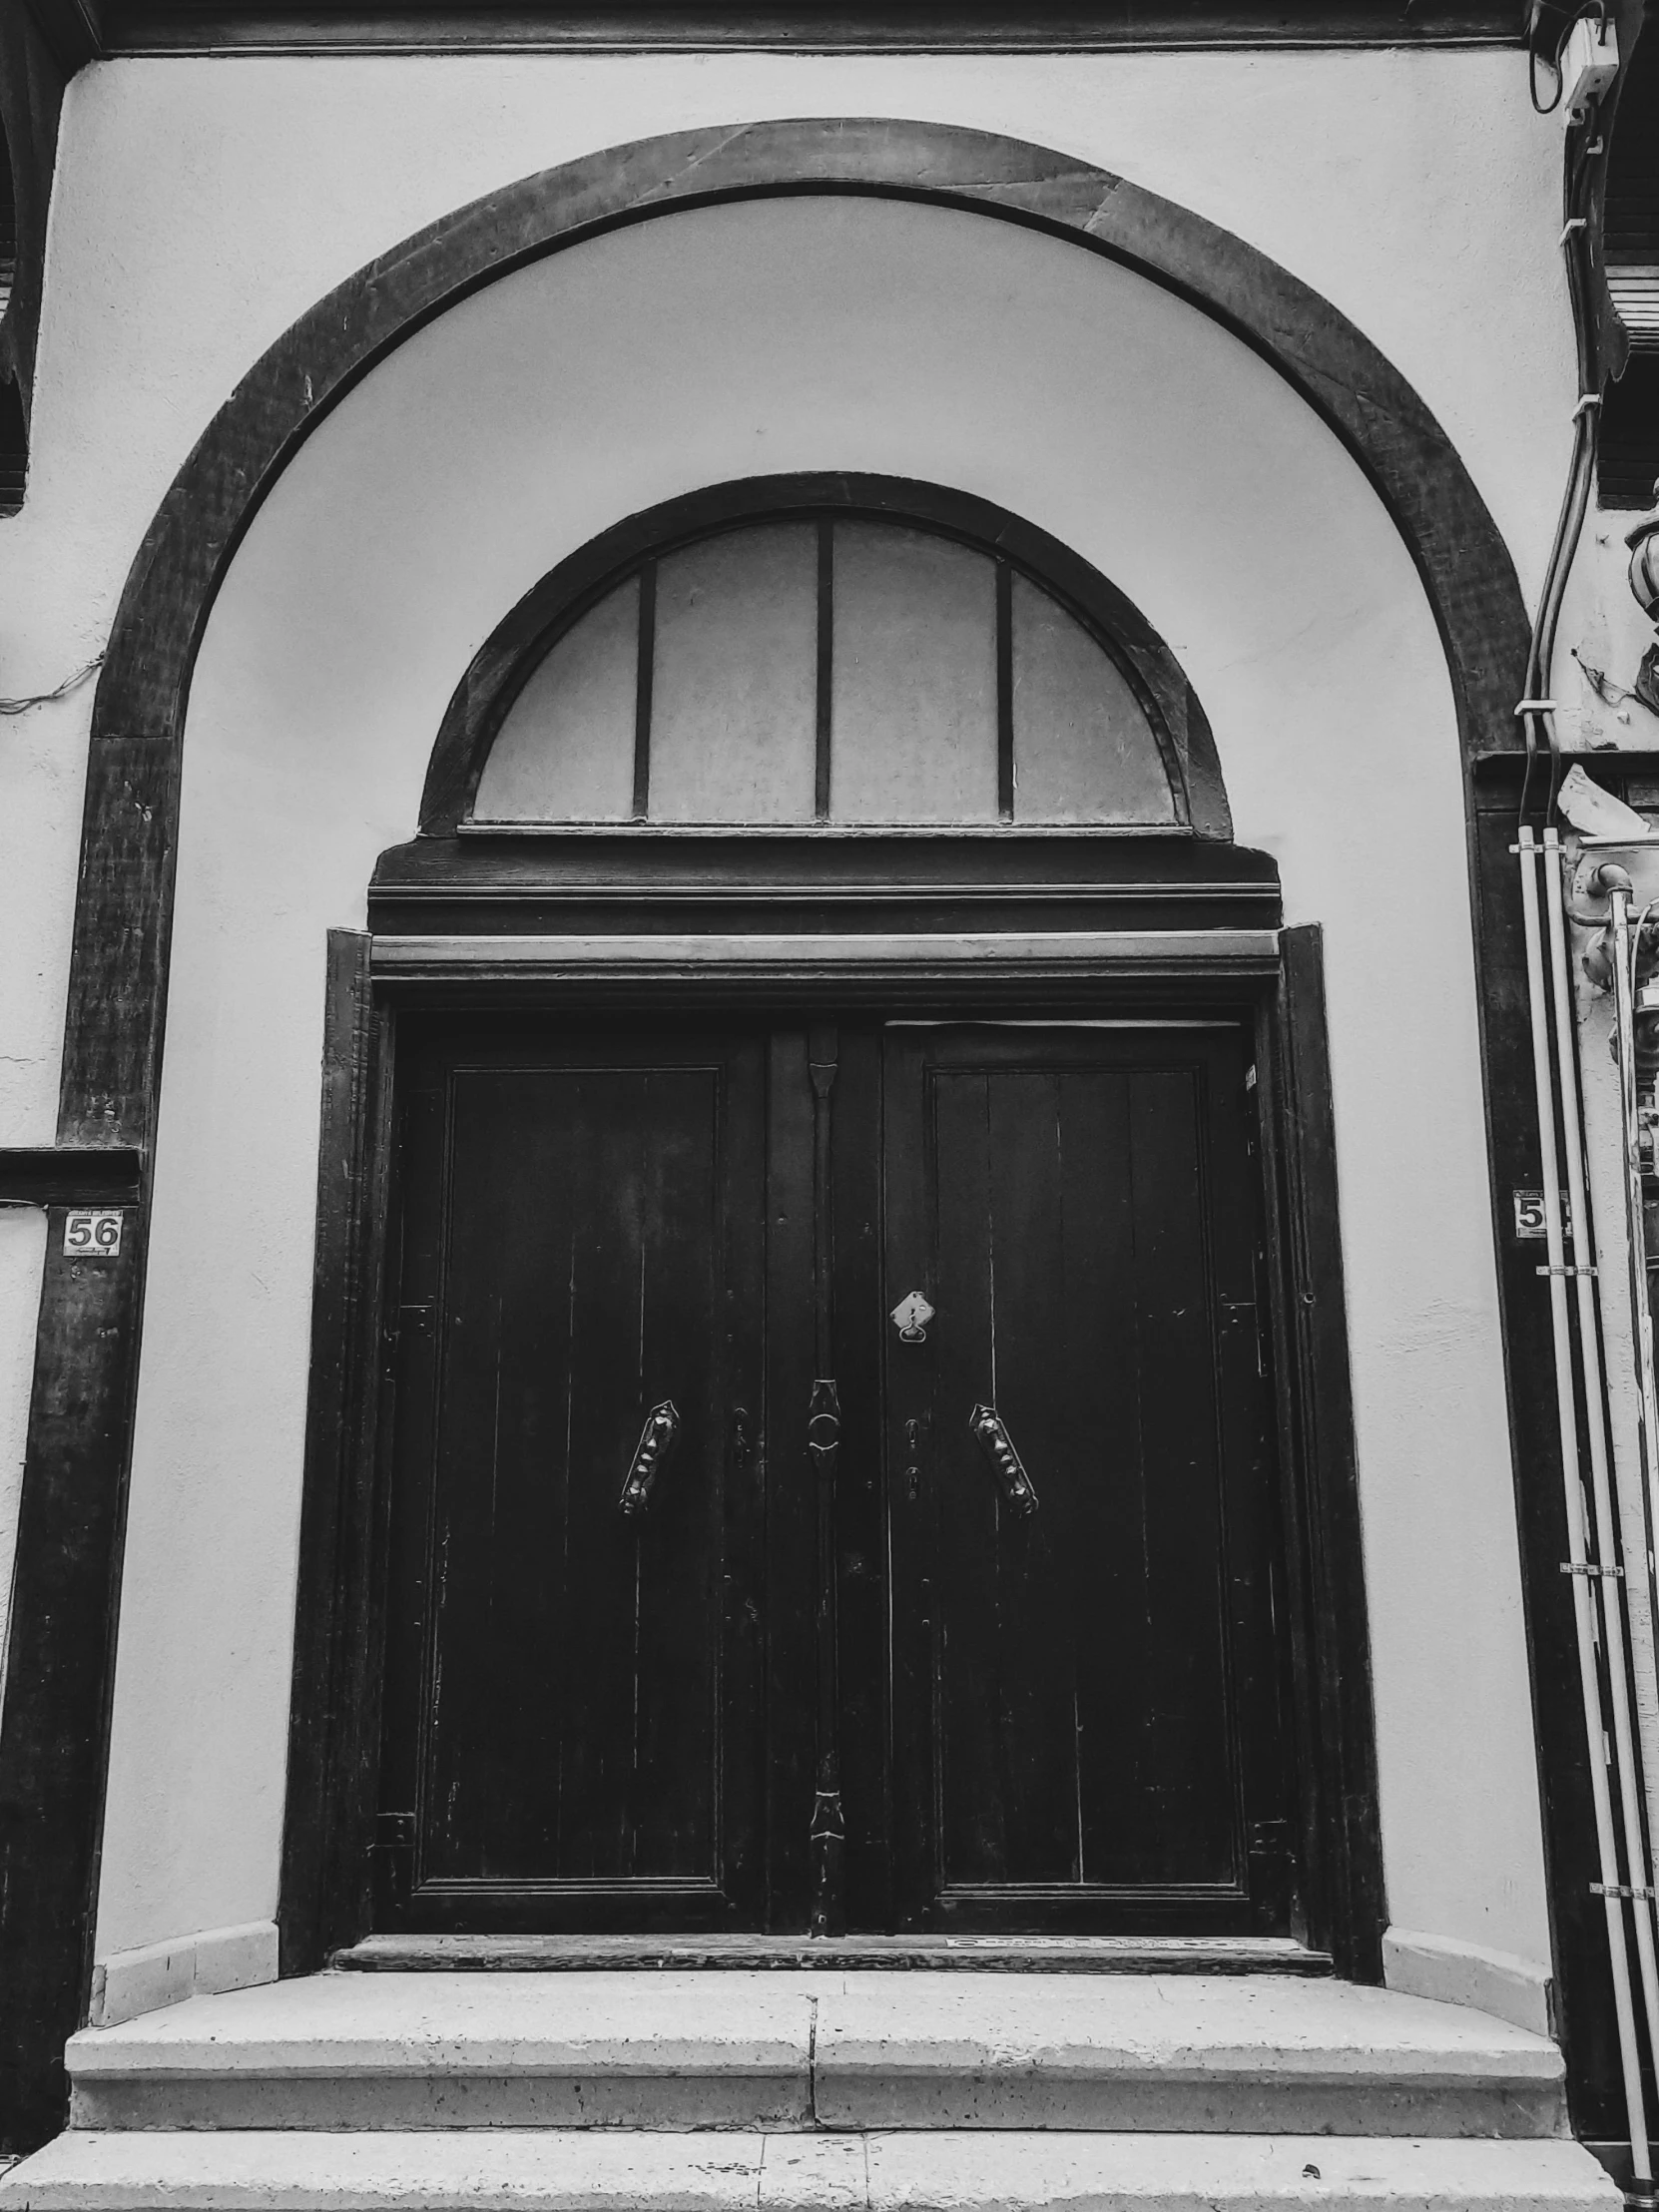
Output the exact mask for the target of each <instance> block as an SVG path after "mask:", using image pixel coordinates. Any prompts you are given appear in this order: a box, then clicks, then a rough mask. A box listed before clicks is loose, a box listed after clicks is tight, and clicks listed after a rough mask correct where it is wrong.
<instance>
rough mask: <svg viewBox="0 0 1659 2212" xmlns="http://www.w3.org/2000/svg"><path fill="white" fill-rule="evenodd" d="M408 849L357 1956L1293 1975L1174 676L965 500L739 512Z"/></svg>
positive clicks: (537, 687) (1258, 1476) (1266, 1476)
mask: <svg viewBox="0 0 1659 2212" xmlns="http://www.w3.org/2000/svg"><path fill="white" fill-rule="evenodd" d="M423 813H424V816H425V825H424V833H423V835H422V836H421V837H420V838H418V839H417V840H416V841H415V842H414V844H412V845H410V846H406V847H401V848H398V849H396V850H394V851H392V852H390V853H388V854H386V855H385V856H384V858H383V859H382V862H381V865H380V867H379V869H378V870H377V872H376V879H375V887H374V893H373V899H372V908H371V920H372V921H373V923H374V927H375V930H376V937H377V941H378V942H379V943H380V945H381V948H382V949H381V952H380V958H381V960H382V962H383V964H384V972H385V977H386V980H387V983H388V984H389V985H390V986H391V987H393V988H397V989H400V990H401V992H402V994H403V996H402V1000H401V1005H400V1010H399V1012H398V1014H397V1038H396V1045H395V1060H396V1079H395V1084H396V1094H397V1105H396V1112H395V1134H394V1136H393V1138H392V1142H391V1146H390V1165H391V1171H392V1175H393V1177H394V1181H395V1187H396V1191H397V1199H396V1205H395V1211H394V1226H393V1231H392V1241H393V1256H392V1259H391V1262H390V1273H389V1289H388V1300H389V1303H390V1306H391V1308H392V1310H393V1311H394V1313H395V1316H396V1317H397V1318H396V1324H395V1335H396V1340H397V1352H396V1356H395V1361H394V1381H393V1390H394V1395H395V1414H394V1416H393V1418H392V1420H391V1424H390V1426H391V1433H392V1443H391V1524H390V1525H391V1533H390V1567H389V1585H388V1587H389V1607H388V1619H389V1623H390V1628H389V1634H388V1640H387V1645H386V1672H385V1704H384V1718H383V1735H382V1744H381V1755H380V1773H379V1790H378V1817H379V1823H380V1831H379V1832H380V1836H381V1841H382V1846H383V1848H382V1850H381V1851H380V1853H379V1855H378V1870H379V1880H378V1883H377V1887H376V1897H375V1901H374V1920H375V1925H376V1927H377V1928H378V1929H379V1930H381V1931H382V1933H391V1934H406V1935H409V1936H416V1937H418V1936H434V1935H436V1936H445V1935H455V1934H464V1935H489V1934H506V1933H511V1934H519V1935H522V1934H534V1935H558V1934H572V1933H582V1934H591V1933H607V1934H609V1933H621V1932H628V1931H655V1932H671V1933H674V1932H689V1931H699V1930H702V1931H717V1932H724V1933H735V1932H771V1933H775V1934H781V1935H786V1936H787V1935H789V1934H792V1933H800V1934H805V1933H807V1932H808V1931H809V1930H811V1931H812V1932H813V1933H814V1934H816V1935H839V1934H842V1933H845V1932H851V1933H858V1934H869V1935H893V1934H896V1935H900V1936H938V1935H943V1934H953V1933H954V1934H960V1933H972V1934H976V1935H997V1936H1204V1937H1222V1938H1226V1937H1240V1938H1249V1937H1264V1936H1265V1937H1270V1938H1289V1937H1291V1936H1293V1935H1297V1936H1302V1935H1306V1933H1307V1929H1308V1911H1307V1901H1306V1897H1305V1894H1304V1893H1305V1890H1306V1882H1305V1874H1306V1871H1307V1870H1306V1868H1305V1865H1304V1860H1305V1857H1306V1854H1305V1853H1304V1852H1303V1851H1302V1849H1301V1844H1300V1839H1301V1838H1302V1836H1303V1834H1304V1832H1305V1829H1306V1826H1307V1806H1306V1804H1305V1802H1304V1796H1303V1793H1302V1791H1301V1790H1300V1787H1299V1782H1298V1773H1297V1757H1296V1752H1295V1738H1296V1733H1297V1728H1296V1720H1295V1699H1296V1689H1295V1684H1294V1680H1293V1669H1292V1665H1291V1641H1290V1623H1291V1620H1292V1617H1293V1611H1294V1606H1293V1602H1292V1598H1291V1587H1292V1576H1291V1573H1290V1568H1289V1562H1288V1556H1287V1553H1286V1548H1285V1525H1286V1510H1285V1503H1286V1501H1285V1498H1284V1495H1283V1485H1282V1481H1281V1472H1280V1452H1279V1445H1280V1438H1279V1434H1278V1426H1277V1419H1276V1408H1275V1403H1274V1397H1273V1387H1272V1379H1273V1375H1274V1371H1275V1347H1274V1342H1273V1331H1272V1326H1271V1320H1270V1314H1269V1305H1268V1297H1267V1292H1266V1289H1265V1286H1266V1283H1267V1280H1268V1275H1269V1272H1270V1263H1269V1256H1268V1247H1267V1220H1268V1211H1269V1208H1268V1193H1267V1191H1266V1189H1265V1187H1264V1181H1263V1170H1262V1147H1261V1145H1260V1143H1259V1141H1258V1131H1257V1104H1258V1096H1259V1086H1258V1080H1257V1072H1256V1060H1257V1035H1258V1029H1259V1025H1260V998H1261V979H1262V975H1263V974H1265V973H1268V972H1271V971H1272V968H1273V966H1274V964H1275V957H1276V956H1275V955H1274V953H1273V952H1272V949H1271V940H1267V939H1266V932H1265V930H1263V929H1261V928H1260V926H1258V927H1257V928H1251V927H1249V926H1248V925H1247V926H1244V927H1239V926H1238V924H1239V923H1240V922H1241V921H1246V922H1247V924H1248V922H1255V923H1256V924H1258V925H1260V924H1263V923H1265V924H1268V925H1269V926H1270V927H1271V924H1272V923H1273V922H1274V921H1276V920H1277V918H1278V903H1277V884H1276V881H1275V879H1274V874H1273V870H1272V867H1271V864H1269V863H1267V862H1265V861H1264V860H1263V859H1262V858H1261V857H1260V856H1259V855H1254V854H1250V853H1243V852H1239V851H1238V850H1237V849H1236V848H1234V847H1233V846H1232V845H1231V842H1230V830H1229V820H1228V813H1227V805H1226V797H1225V792H1224V790H1223V786H1222V780H1221V774H1220V769H1219V766H1218V763H1217V759H1216V754H1215V749H1214V745H1213V743H1212V741H1211V737H1210V733H1209V729H1208V725H1207V723H1206V721H1205V718H1204V715H1203V712H1202V709H1201V708H1200V707H1199V705H1198V702H1197V700H1196V699H1195V697H1194V696H1193V694H1192V691H1191V688H1190V686H1189V685H1188V684H1187V683H1186V680H1185V678H1184V677H1183V675H1182V673H1181V671H1180V669H1179V667H1178V666H1177V664H1176V663H1175V661H1174V658H1173V656H1172V655H1171V654H1170V653H1169V651H1168V649H1167V647H1165V646H1164V644H1163V642H1162V641H1161V640H1160V639H1159V638H1158V637H1157V635H1156V634H1155V633H1154V632H1153V631H1152V630H1151V628H1150V626H1149V625H1148V624H1147V623H1146V622H1145V621H1144V620H1143V619H1142V618H1141V617H1140V616H1139V615H1138V614H1137V612H1136V611H1135V610H1134V609H1133V608H1132V607H1131V606H1129V605H1128V603H1127V602H1126V601H1124V600H1123V598H1122V596H1121V594H1119V593H1117V592H1115V591H1114V589H1113V588H1112V587H1111V585H1110V584H1108V583H1107V581H1106V580H1105V579H1104V578H1103V577H1101V576H1099V575H1098V574H1097V573H1096V572H1095V571H1093V570H1092V569H1090V568H1089V567H1088V565H1087V564H1086V563H1084V562H1082V561H1080V560H1078V559H1077V558H1076V556H1075V555H1072V554H1069V553H1068V552H1067V551H1066V550H1065V549H1064V548H1063V547H1060V546H1058V545H1056V544H1055V543H1054V542H1053V541H1052V540H1050V539H1048V538H1046V537H1045V536H1044V535H1043V534H1042V533H1041V532H1039V531H1036V530H1035V529H1033V528H1031V527H1030V526H1029V525H1026V524H1022V523H1021V522H1019V521H1018V520H1017V518H1015V517H1013V516H1010V515H1007V514H1005V513H1003V512H1002V511H1000V510H998V509H994V508H991V507H989V506H987V505H986V504H985V503H984V502H982V501H979V500H975V499H968V498H966V497H964V496H962V495H958V494H953V493H949V492H943V491H940V490H938V489H937V488H935V487H928V486H920V485H907V484H900V483H896V482H893V481H891V480H888V479H879V478H856V477H844V476H835V477H812V478H790V479H757V480H753V481H750V482H746V483H744V484H741V485H734V486H725V487H720V488H718V489H715V490H712V491H710V492H707V493H700V494H696V495H693V496H692V497H691V498H688V499H682V500H678V501H675V502H673V503H671V504H670V506H668V507H667V508H664V509H661V510H657V511H655V512H653V513H651V514H648V515H644V516H640V517H635V518H633V519H632V520H631V521H630V522H629V523H626V524H624V525H621V526H620V527H619V528H618V529H617V530H613V531H612V532H609V533H607V534H606V536H605V538H603V539H602V540H600V541H598V542H597V543H596V544H595V545H593V546H590V547H587V548H584V549H583V550H582V551H581V552H579V553H578V554H577V555H575V556H574V557H573V558H572V559H571V560H569V561H567V562H565V563H563V564H561V566H560V568H559V569H558V570H556V571H555V572H553V574H552V575H551V576H549V577H548V578H546V579H544V580H543V582H542V583H541V584H539V585H538V586H536V587H535V589H534V590H533V591H532V592H530V593H529V594H528V595H527V596H526V598H525V600H524V601H523V602H522V603H521V605H520V606H519V607H518V608H517V609H515V610H514V611H513V613H512V614H511V615H510V616H509V617H508V618H507V619H506V620H505V621H504V622H503V624H502V625H501V627H500V629H499V630H498V631H497V633H496V635H495V637H494V638H492V639H491V640H490V641H489V642H488V643H487V644H486V646H485V647H484V648H483V649H482V651H481V652H480V653H479V655H478V657H477V659H476V660H475V662H474V664H473V668H472V669H471V670H470V671H469V673H468V675H467V677H466V679H465V680H463V682H462V684H461V685H460V687H459V688H458V690H457V693H456V695H455V699H454V701H453V702H452V704H451V708H450V712H449V714H448V715H447V716H446V718H445V722H444V727H443V731H442V733H441V735H440V739H439V742H438V746H437V748H436V751H435V754H434V759H433V764H432V770H431V773H430V776H429V778H428V784H427V794H426V804H425V807H424V809H423ZM619 903H620V904H622V905H623V906H624V907H625V909H626V918H625V921H624V922H623V923H622V924H619V923H618V922H617V921H616V920H615V919H614V916H615V913H616V909H617V907H618V905H619ZM607 907H608V908H609V909H610V917H611V918H607V919H600V918H597V917H598V915H599V911H600V909H602V908H607ZM555 909H556V910H557V912H558V917H559V918H558V920H557V922H556V923H550V922H549V919H548V916H549V914H550V912H552V911H553V910H555ZM434 916H441V925H442V934H441V936H440V935H437V934H434V932H433V927H432V922H433V917H434ZM1149 919H1152V920H1155V923H1156V926H1155V928H1154V929H1152V930H1141V931H1137V930H1135V928H1134V926H1133V924H1134V923H1135V922H1136V921H1137V920H1139V921H1140V922H1142V923H1144V922H1146V921H1147V920H1149ZM1126 922H1127V923H1128V924H1129V926H1128V927H1126V926H1125V925H1126ZM417 923H418V924H420V925H416V926H412V924H417ZM538 927H540V928H547V929H548V931H549V933H548V935H547V936H546V937H542V938H539V937H538V936H537V935H536V934H535V933H534V932H535V930H536V929H537V928H538ZM573 931H576V932H580V933H581V934H582V937H583V940H584V941H585V943H586V953H585V955H583V957H585V958H586V961H587V966H588V973H587V974H586V976H585V978H584V979H582V980H581V981H578V980H577V979H576V978H575V977H574V975H573V974H572V973H571V971H570V960H571V956H572V946H573V941H574V940H573V936H572V932H573ZM717 947H718V950H717V949H716V948H717ZM1149 947H1156V948H1159V949H1157V950H1155V951H1153V952H1152V955H1151V957H1150V958H1149V957H1148V950H1149ZM1252 947H1254V953H1255V957H1256V960H1257V962H1258V971H1259V972H1258V974H1257V976H1256V977H1254V978H1253V977H1251V975H1250V974H1249V967H1250V962H1251V955H1252ZM781 948H785V949H783V950H782V951H781ZM665 956H666V958H667V961H668V964H669V968H670V970H672V971H673V973H672V983H673V987H672V989H670V988H669V984H670V980H671V977H670V974H668V973H665V972H664V969H663V963H664V958H665ZM654 968H655V972H653V969H654ZM1241 970H1242V972H1241Z"/></svg>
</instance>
